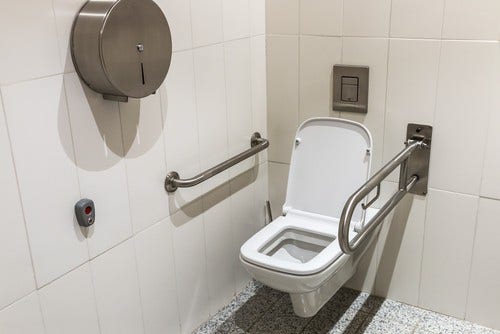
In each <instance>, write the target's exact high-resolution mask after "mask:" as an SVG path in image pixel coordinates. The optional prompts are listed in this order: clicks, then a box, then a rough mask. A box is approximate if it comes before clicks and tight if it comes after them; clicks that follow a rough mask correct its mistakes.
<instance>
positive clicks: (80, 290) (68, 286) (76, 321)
mask: <svg viewBox="0 0 500 334" xmlns="http://www.w3.org/2000/svg"><path fill="white" fill-rule="evenodd" d="M39 295H40V303H41V307H42V313H43V319H44V323H45V327H46V329H47V334H56V333H72V334H99V333H100V331H99V321H98V319H97V309H96V300H95V298H94V286H93V284H92V276H91V273H90V266H89V264H88V263H86V264H84V265H83V266H81V267H79V268H77V269H75V270H73V271H72V272H70V273H68V274H66V275H64V276H63V277H61V278H59V279H58V280H56V281H55V282H52V283H51V284H49V285H47V286H45V287H43V288H42V289H41V290H40V291H39ZM82 319H85V321H81V320H82Z"/></svg>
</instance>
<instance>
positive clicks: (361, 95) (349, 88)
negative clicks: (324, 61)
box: [333, 65, 370, 114]
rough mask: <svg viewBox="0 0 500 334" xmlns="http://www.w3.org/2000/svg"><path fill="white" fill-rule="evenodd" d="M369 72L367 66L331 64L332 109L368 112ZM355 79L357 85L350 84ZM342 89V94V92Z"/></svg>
mask: <svg viewBox="0 0 500 334" xmlns="http://www.w3.org/2000/svg"><path fill="white" fill-rule="evenodd" d="M369 74H370V69H369V68H368V67H367V66H352V65H335V66H333V110H335V111H349V112H357V113H363V114H366V113H367V112H368V82H369ZM342 78H344V80H342ZM353 79H354V80H353ZM355 79H357V83H358V84H357V87H356V86H353V85H352V83H354V82H356V80H355ZM356 88H357V92H356ZM343 90H344V94H342V91H343ZM356 93H357V94H356Z"/></svg>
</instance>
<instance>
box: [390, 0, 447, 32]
mask: <svg viewBox="0 0 500 334" xmlns="http://www.w3.org/2000/svg"><path fill="white" fill-rule="evenodd" d="M444 2H445V1H444V0H437V1H436V0H421V1H413V0H397V1H393V2H392V11H391V37H404V38H437V39H440V38H441V27H442V26H443V11H444Z"/></svg>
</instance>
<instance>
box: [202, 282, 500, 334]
mask: <svg viewBox="0 0 500 334" xmlns="http://www.w3.org/2000/svg"><path fill="white" fill-rule="evenodd" d="M194 333H196V334H226V333H229V334H245V333H251V334H272V333H274V334H295V333H304V334H321V333H324V334H326V333H328V334H333V333H349V334H352V333H370V334H406V333H408V334H424V333H425V334H438V333H450V334H462V333H463V334H500V332H498V331H494V330H491V329H488V328H485V327H481V326H478V325H475V324H472V323H470V322H466V321H462V320H458V319H455V318H451V317H447V316H444V315H440V314H437V313H433V312H429V311H426V310H422V309H419V308H416V307H413V306H409V305H406V304H402V303H398V302H395V301H392V300H388V299H382V298H379V297H374V296H370V295H368V294H366V293H360V292H358V291H354V290H351V289H345V288H343V289H341V290H340V291H339V292H337V294H336V295H335V296H334V297H333V298H332V299H331V300H330V301H329V302H328V304H326V305H325V306H324V307H323V308H322V309H321V310H320V311H319V313H318V314H317V315H316V316H314V317H312V318H300V317H298V316H296V315H295V314H294V313H293V309H292V304H291V302H290V298H289V296H288V294H285V293H282V292H279V291H276V290H273V289H270V288H268V287H266V286H263V285H261V284H260V283H258V282H251V283H250V284H249V285H248V286H247V287H246V288H245V289H244V290H243V291H242V292H241V293H240V294H238V295H237V296H236V297H235V298H234V299H233V300H232V301H231V303H229V305H227V306H226V307H224V308H223V309H222V310H221V311H219V312H218V313H217V314H216V315H215V316H214V317H212V319H210V320H209V321H208V322H206V323H205V324H203V325H202V326H200V327H199V328H198V329H197V330H196V331H194Z"/></svg>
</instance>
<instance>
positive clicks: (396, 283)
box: [375, 182, 427, 305]
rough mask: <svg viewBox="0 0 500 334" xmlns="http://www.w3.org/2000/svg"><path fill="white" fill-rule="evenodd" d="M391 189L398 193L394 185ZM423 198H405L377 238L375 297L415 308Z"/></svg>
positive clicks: (424, 204)
mask: <svg viewBox="0 0 500 334" xmlns="http://www.w3.org/2000/svg"><path fill="white" fill-rule="evenodd" d="M387 185H390V186H391V187H390V188H391V191H393V192H395V191H396V190H397V184H396V183H392V182H391V183H385V184H384V187H385V186H387ZM426 203H427V199H426V197H420V196H414V195H408V196H406V197H405V198H404V199H403V201H401V202H400V204H398V206H397V207H396V208H395V210H394V214H393V215H391V216H390V218H387V219H386V221H385V223H384V225H383V227H382V230H381V232H380V236H379V242H378V245H377V247H378V256H379V258H380V260H379V265H378V268H377V278H376V283H375V284H376V286H375V294H376V295H378V296H384V297H387V298H390V299H393V300H398V301H402V302H404V303H407V304H411V305H418V296H419V290H420V272H421V268H422V249H423V243H424V223H425V211H426Z"/></svg>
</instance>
